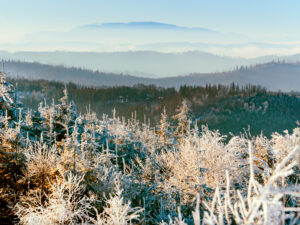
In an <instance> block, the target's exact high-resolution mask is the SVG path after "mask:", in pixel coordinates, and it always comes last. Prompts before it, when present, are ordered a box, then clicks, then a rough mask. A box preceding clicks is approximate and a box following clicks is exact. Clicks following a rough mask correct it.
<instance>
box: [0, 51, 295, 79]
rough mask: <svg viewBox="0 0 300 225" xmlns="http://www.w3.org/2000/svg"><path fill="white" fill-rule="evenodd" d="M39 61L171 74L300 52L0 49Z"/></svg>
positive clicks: (2, 55)
mask: <svg viewBox="0 0 300 225" xmlns="http://www.w3.org/2000/svg"><path fill="white" fill-rule="evenodd" d="M1 58H2V59H5V60H21V61H27V62H39V63H43V64H52V65H65V66H66V67H81V68H86V69H91V70H99V71H103V72H106V73H126V74H131V75H134V76H138V77H151V78H161V77H171V76H179V75H186V74H190V73H214V72H217V71H218V72H221V71H228V70H234V69H235V68H236V67H237V66H241V65H243V66H249V65H254V64H262V63H267V62H270V61H272V60H278V59H279V60H284V59H286V60H287V62H296V61H297V60H300V55H295V56H289V57H288V56H287V57H276V56H266V57H260V58H254V59H245V58H232V57H224V56H217V55H214V54H210V53H206V52H200V51H188V52H182V53H162V52H157V51H128V52H65V51H55V52H30V51H22V52H15V53H9V52H6V51H0V59H1Z"/></svg>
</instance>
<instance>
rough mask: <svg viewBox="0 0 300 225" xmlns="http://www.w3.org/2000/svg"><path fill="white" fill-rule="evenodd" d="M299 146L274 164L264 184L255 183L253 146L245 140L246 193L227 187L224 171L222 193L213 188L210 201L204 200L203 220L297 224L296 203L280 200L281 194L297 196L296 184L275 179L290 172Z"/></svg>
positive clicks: (299, 191)
mask: <svg viewBox="0 0 300 225" xmlns="http://www.w3.org/2000/svg"><path fill="white" fill-rule="evenodd" d="M299 151H300V147H299V146H296V147H295V148H294V149H293V150H290V153H289V154H288V155H287V156H286V157H285V158H284V159H283V160H282V161H281V162H280V163H278V165H277V166H276V168H275V170H274V172H273V174H272V175H271V176H270V177H269V178H268V180H267V181H266V183H265V184H264V185H261V184H259V183H258V182H257V181H256V180H255V176H254V162H253V148H252V145H251V144H249V154H250V158H249V161H250V179H249V184H248V193H247V196H243V195H242V194H241V192H240V191H237V196H235V195H232V193H231V191H230V178H229V173H228V172H227V188H226V193H224V194H221V193H220V190H219V188H217V189H216V192H215V196H214V199H213V201H212V202H211V203H210V204H209V203H205V205H206V208H207V211H205V212H204V220H203V223H204V224H225V223H234V224H285V223H287V224H297V223H298V222H299V215H297V212H298V211H299V208H297V207H286V206H285V205H284V202H283V200H282V199H283V197H284V196H285V195H290V196H295V197H299V196H300V195H299V193H300V188H299V186H295V187H280V186H278V185H277V181H278V180H280V179H281V178H284V177H287V176H289V175H291V174H292V173H293V170H292V168H293V167H294V166H295V165H296V162H295V161H294V160H293V158H294V157H295V156H296V155H298V154H299Z"/></svg>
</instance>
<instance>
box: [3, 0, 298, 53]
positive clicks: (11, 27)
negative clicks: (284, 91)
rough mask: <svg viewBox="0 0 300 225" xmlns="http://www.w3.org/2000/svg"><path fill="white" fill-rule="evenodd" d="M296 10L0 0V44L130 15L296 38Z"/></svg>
mask: <svg viewBox="0 0 300 225" xmlns="http://www.w3.org/2000/svg"><path fill="white" fill-rule="evenodd" d="M299 10H300V1H298V0H207V1H202V0H149V1H143V0H0V33H1V35H0V49H3V46H4V45H5V44H7V43H8V44H14V43H17V42H18V41H19V40H21V39H22V38H23V37H24V36H25V35H26V34H30V33H34V32H40V31H68V30H71V29H73V28H75V27H77V26H81V25H84V24H90V23H106V22H131V21H154V22H161V23H170V24H176V25H179V26H188V27H203V28H208V29H211V30H216V31H219V32H222V33H235V34H241V35H245V36H248V37H250V38H254V39H253V40H255V41H256V40H258V41H259V42H260V41H266V40H268V41H270V40H274V42H276V41H278V40H282V41H291V42H298V43H300V13H299ZM255 38H256V39H255Z"/></svg>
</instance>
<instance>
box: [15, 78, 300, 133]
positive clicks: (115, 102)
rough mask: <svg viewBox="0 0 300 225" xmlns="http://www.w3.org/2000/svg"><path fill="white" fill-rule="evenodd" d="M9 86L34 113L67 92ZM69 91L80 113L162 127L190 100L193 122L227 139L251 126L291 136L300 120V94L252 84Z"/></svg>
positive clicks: (27, 84)
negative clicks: (164, 113) (114, 115)
mask: <svg viewBox="0 0 300 225" xmlns="http://www.w3.org/2000/svg"><path fill="white" fill-rule="evenodd" d="M10 82H12V83H13V84H14V85H15V84H16V83H18V86H17V87H18V91H19V92H20V98H21V101H22V102H23V103H24V104H25V105H26V106H28V107H30V108H35V109H37V107H38V105H39V103H40V101H43V99H44V98H45V99H46V101H47V102H48V103H51V102H52V99H54V100H55V102H57V101H58V99H60V98H61V97H62V96H63V90H64V88H65V86H64V84H62V83H59V82H52V81H45V80H32V81H29V80H26V79H17V80H15V79H11V80H10ZM66 86H67V90H68V95H69V98H70V99H73V100H74V102H75V103H76V106H77V110H78V112H82V113H85V112H86V111H87V109H88V108H89V106H90V108H91V110H92V111H94V112H96V113H97V114H98V115H101V114H103V113H105V114H108V115H111V112H112V110H113V108H116V109H117V112H118V116H124V117H125V119H126V120H127V119H129V118H132V116H133V112H135V111H136V117H137V119H138V120H139V121H144V120H145V118H146V119H147V120H148V119H150V121H151V125H155V124H158V122H159V120H160V114H161V112H162V111H163V108H164V107H166V110H167V114H168V115H170V116H171V115H174V114H175V112H176V111H175V110H176V107H177V106H178V105H180V103H181V102H182V100H183V99H186V100H187V103H188V105H189V107H190V109H191V114H192V115H193V116H194V118H192V119H193V120H198V125H199V126H201V125H202V124H208V126H209V127H210V128H211V129H219V130H220V131H221V133H223V134H228V133H229V132H231V133H233V134H235V135H237V134H239V133H240V132H243V130H244V129H246V130H247V129H248V126H250V128H251V130H250V131H251V134H253V135H258V134H260V132H261V131H263V133H264V135H267V136H269V135H270V134H271V133H272V132H274V131H278V132H282V130H284V129H287V130H289V131H291V130H292V129H293V128H294V127H295V126H296V124H295V121H297V120H300V98H299V95H298V96H297V93H293V94H285V93H279V92H276V93H275V92H268V91H266V89H264V88H262V87H259V86H253V85H247V86H244V87H240V86H238V85H236V84H231V85H229V86H225V85H206V86H205V87H191V86H182V87H180V89H179V90H176V89H175V88H160V87H155V86H153V85H150V86H146V85H136V86H134V87H126V86H120V87H102V88H91V87H80V86H77V85H75V84H72V83H69V84H67V85H66ZM22 97H23V98H22Z"/></svg>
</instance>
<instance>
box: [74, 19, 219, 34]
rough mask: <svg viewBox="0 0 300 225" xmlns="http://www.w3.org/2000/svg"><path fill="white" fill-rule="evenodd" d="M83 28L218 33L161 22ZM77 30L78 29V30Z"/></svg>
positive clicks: (97, 25) (100, 25)
mask: <svg viewBox="0 0 300 225" xmlns="http://www.w3.org/2000/svg"><path fill="white" fill-rule="evenodd" d="M78 28H79V29H81V28H88V29H101V28H108V29H120V28H121V29H179V30H195V31H205V32H216V31H213V30H210V29H206V28H202V27H184V26H178V25H175V24H168V23H160V22H152V21H145V22H128V23H102V24H97V23H92V24H86V25H82V26H80V27H78ZM78 28H76V29H78Z"/></svg>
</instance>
